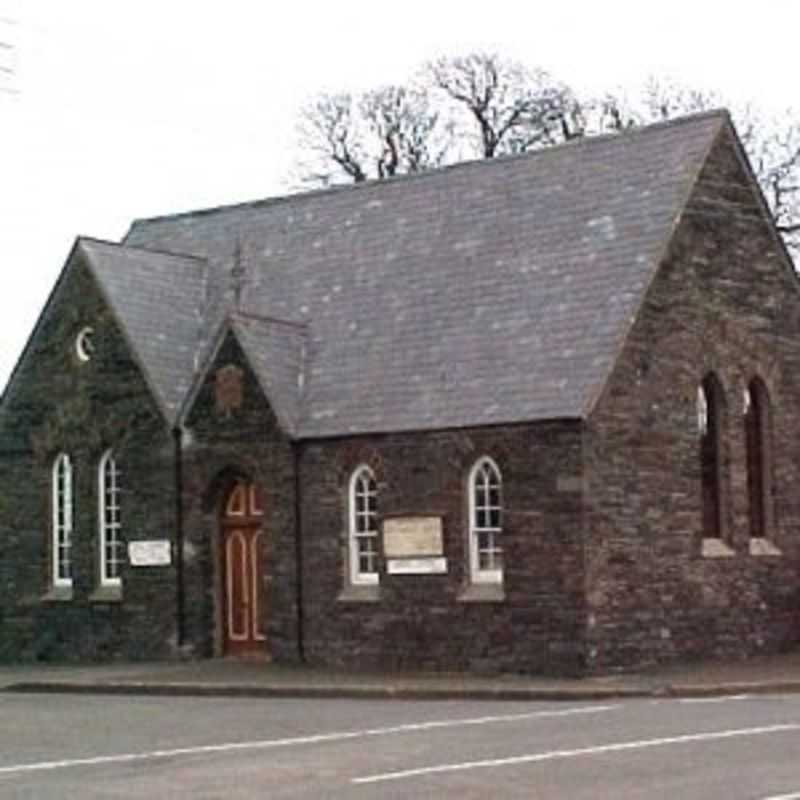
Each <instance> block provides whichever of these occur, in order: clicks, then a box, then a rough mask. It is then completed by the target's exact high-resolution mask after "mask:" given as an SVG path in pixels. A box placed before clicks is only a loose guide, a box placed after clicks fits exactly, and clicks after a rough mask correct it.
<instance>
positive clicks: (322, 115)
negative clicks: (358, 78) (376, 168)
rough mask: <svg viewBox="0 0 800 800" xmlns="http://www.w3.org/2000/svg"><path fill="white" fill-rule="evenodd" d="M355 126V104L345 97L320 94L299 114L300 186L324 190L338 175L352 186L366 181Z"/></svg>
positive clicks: (349, 97)
mask: <svg viewBox="0 0 800 800" xmlns="http://www.w3.org/2000/svg"><path fill="white" fill-rule="evenodd" d="M358 122H359V120H358V119H357V108H356V103H355V101H354V99H353V96H352V95H350V94H347V93H341V94H322V95H320V96H318V97H317V98H315V99H314V100H313V101H312V102H311V103H310V104H309V105H307V106H306V107H305V108H304V109H303V110H302V111H301V116H300V124H299V126H298V127H299V134H300V144H301V147H302V148H303V151H304V160H303V162H302V163H301V164H300V170H301V172H302V173H303V176H302V180H303V181H304V182H306V183H315V184H319V185H323V186H327V185H328V184H330V183H332V182H334V181H335V179H336V177H338V175H342V176H344V177H346V178H348V179H349V180H352V181H354V182H355V183H360V182H361V181H365V180H366V179H367V177H368V172H367V166H366V162H367V155H366V151H365V147H364V143H363V141H362V136H361V131H360V130H359V125H358ZM337 173H338V175H337Z"/></svg>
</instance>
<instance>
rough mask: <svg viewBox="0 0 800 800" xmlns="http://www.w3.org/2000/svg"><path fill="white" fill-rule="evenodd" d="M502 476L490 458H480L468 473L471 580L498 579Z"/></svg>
mask: <svg viewBox="0 0 800 800" xmlns="http://www.w3.org/2000/svg"><path fill="white" fill-rule="evenodd" d="M502 488H503V487H502V479H501V477H500V470H499V469H498V467H497V464H495V463H494V461H492V459H491V458H488V457H484V458H481V459H480V460H479V461H478V462H477V463H476V464H475V465H474V466H473V467H472V470H471V471H470V474H469V488H468V491H469V562H470V578H471V579H472V582H473V583H502V581H503V548H502V544H501V537H502V531H503V521H502V515H503V499H502Z"/></svg>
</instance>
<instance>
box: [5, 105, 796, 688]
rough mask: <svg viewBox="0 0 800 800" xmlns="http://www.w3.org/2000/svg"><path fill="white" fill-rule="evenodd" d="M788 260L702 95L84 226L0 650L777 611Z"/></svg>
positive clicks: (25, 364) (30, 652)
mask: <svg viewBox="0 0 800 800" xmlns="http://www.w3.org/2000/svg"><path fill="white" fill-rule="evenodd" d="M798 486H800V293H799V292H798V279H797V276H796V275H795V272H794V270H793V267H792V263H791V260H790V258H789V256H788V255H787V253H786V251H785V249H784V247H783V245H782V243H781V240H780V238H779V236H778V235H777V233H776V229H775V225H774V223H773V221H772V219H771V217H770V215H769V212H768V211H767V208H766V206H765V203H764V199H763V197H762V196H761V194H760V192H759V189H758V187H757V184H756V182H755V179H754V177H753V174H752V172H751V170H750V167H749V165H748V162H747V159H746V157H745V155H744V152H743V150H742V146H741V144H740V142H739V140H738V138H737V136H736V133H735V131H734V130H733V127H732V125H731V123H730V120H729V117H728V116H727V114H726V113H724V112H713V113H707V114H701V115H697V116H693V117H688V118H685V119H682V120H677V121H673V122H667V123H663V124H659V125H655V126H651V127H648V128H642V129H638V130H632V131H629V132H625V133H623V134H620V135H614V136H602V137H598V138H590V139H586V140H582V141H577V142H571V143H568V144H565V145H563V146H560V147H555V148H553V149H549V150H543V151H539V152H535V153H531V154H528V155H522V156H518V157H511V158H503V159H496V160H491V161H481V162H474V163H466V164H460V165H457V166H453V167H449V168H446V169H441V170H436V171H432V172H429V173H424V174H421V175H417V176H410V177H402V178H398V179H394V180H390V181H386V182H375V183H366V184H358V185H354V186H347V187H340V188H334V189H331V190H327V191H319V192H310V193H307V194H299V195H293V196H290V197H285V198H277V199H272V200H265V201H259V202H254V203H247V204H243V205H236V206H229V207H223V208H216V209H211V210H205V211H198V212H194V213H187V214H176V215H174V216H168V217H160V218H155V219H144V220H138V221H136V222H134V223H133V225H132V227H131V229H130V231H129V232H128V234H127V236H126V237H125V238H124V240H123V241H122V242H121V243H110V242H101V241H96V240H93V239H85V238H80V239H78V240H77V242H76V243H75V246H74V247H73V249H72V252H71V253H70V255H69V257H68V259H67V261H66V264H65V266H64V268H63V271H62V272H61V275H60V277H59V279H58V281H57V283H56V285H55V287H54V289H53V291H52V294H51V296H50V298H49V300H48V302H47V304H46V307H45V309H44V311H43V313H42V315H41V317H40V319H39V321H38V323H37V325H36V327H35V329H34V331H33V333H32V335H31V337H30V340H29V342H28V344H27V346H26V348H25V351H24V353H23V355H22V357H21V359H20V361H19V363H18V365H17V367H16V369H15V371H14V373H13V375H12V377H11V379H10V381H9V384H8V386H7V388H6V391H5V393H4V395H3V398H2V405H1V406H0V659H5V660H33V659H39V660H74V659H115V658H117V659H119V658H124V659H134V658H135V659H138V658H148V659H155V658H169V657H179V656H180V657H187V656H193V657H212V656H222V655H228V656H232V657H243V658H244V657H263V658H270V659H272V660H275V661H279V662H296V661H299V660H304V661H306V662H308V663H312V664H326V665H331V666H336V667H345V668H360V669H371V668H389V669H426V670H427V669H434V670H438V669H441V670H444V669H446V670H462V669H463V670H482V671H486V670H489V671H514V672H528V673H548V674H556V675H558V674H562V675H580V674H591V673H600V672H604V671H610V670H617V669H630V668H636V667H641V666H643V665H647V664H653V663H657V662H667V661H670V660H675V659H689V658H706V657H743V656H747V655H751V654H756V653H761V652H765V653H766V652H774V651H778V650H780V649H785V648H789V647H792V646H794V645H796V644H797V642H798V639H799V638H800V569H799V568H800V491H798Z"/></svg>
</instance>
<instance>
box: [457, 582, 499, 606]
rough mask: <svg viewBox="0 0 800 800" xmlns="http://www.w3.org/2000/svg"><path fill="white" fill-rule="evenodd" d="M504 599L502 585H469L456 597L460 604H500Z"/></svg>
mask: <svg viewBox="0 0 800 800" xmlns="http://www.w3.org/2000/svg"><path fill="white" fill-rule="evenodd" d="M505 599H506V593H505V590H504V589H503V584H502V583H471V584H470V585H469V586H467V587H465V588H464V589H463V590H462V591H461V594H459V595H458V601H459V602H460V603H502V602H504V601H505Z"/></svg>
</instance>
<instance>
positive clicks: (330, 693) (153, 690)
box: [0, 650, 800, 700]
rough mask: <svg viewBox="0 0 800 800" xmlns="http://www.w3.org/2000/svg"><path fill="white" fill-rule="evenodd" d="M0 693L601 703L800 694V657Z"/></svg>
mask: <svg viewBox="0 0 800 800" xmlns="http://www.w3.org/2000/svg"><path fill="white" fill-rule="evenodd" d="M0 692H36V693H48V692H50V693H83V694H128V695H133V694H136V695H164V696H197V697H312V698H313V697H318V698H325V697H327V698H333V697H342V698H350V699H391V698H396V699H415V700H604V699H611V698H625V697H717V696H726V695H740V694H770V693H792V692H797V693H800V650H795V651H792V652H790V653H785V654H781V655H774V656H761V657H756V658H752V659H749V660H746V661H735V662H697V663H690V664H675V665H670V666H667V667H660V668H654V669H650V670H645V671H641V672H635V673H625V674H615V675H608V676H602V677H591V678H583V679H559V678H547V677H537V676H522V675H499V676H483V675H471V674H464V673H377V672H353V671H350V672H344V671H336V670H330V669H322V668H317V667H309V666H283V665H277V664H271V663H267V662H263V661H235V660H231V659H208V660H202V661H199V660H198V661H168V662H155V663H154V662H132V663H112V664H81V665H49V664H48V665H43V664H20V665H0Z"/></svg>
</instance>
